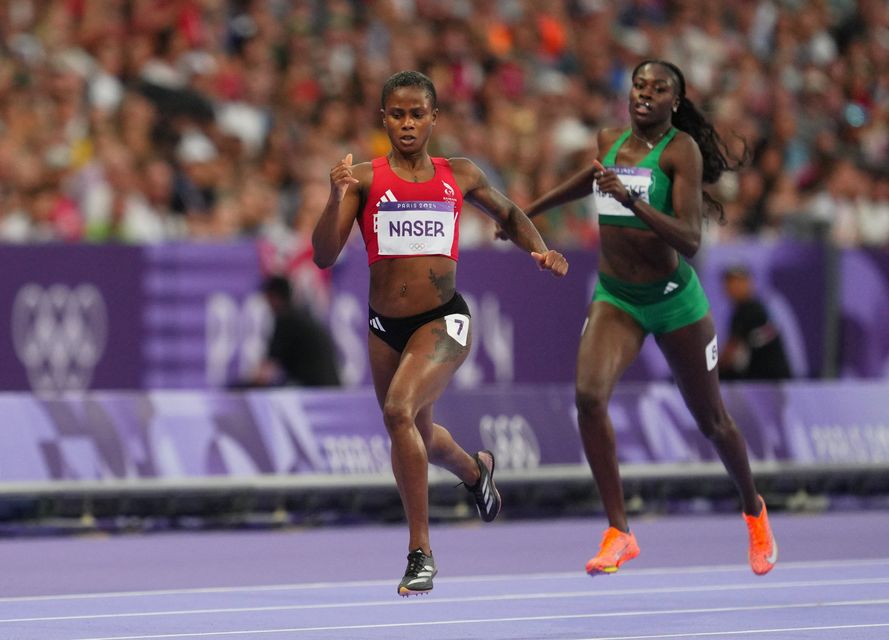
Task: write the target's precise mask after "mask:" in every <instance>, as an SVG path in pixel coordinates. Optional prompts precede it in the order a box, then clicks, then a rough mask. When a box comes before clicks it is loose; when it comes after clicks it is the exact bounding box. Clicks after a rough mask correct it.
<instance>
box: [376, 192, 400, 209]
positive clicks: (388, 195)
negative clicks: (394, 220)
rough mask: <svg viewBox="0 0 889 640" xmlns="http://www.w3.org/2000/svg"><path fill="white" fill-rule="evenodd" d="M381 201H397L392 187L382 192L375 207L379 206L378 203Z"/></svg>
mask: <svg viewBox="0 0 889 640" xmlns="http://www.w3.org/2000/svg"><path fill="white" fill-rule="evenodd" d="M383 202H398V198H396V197H395V194H394V193H392V189H386V193H384V194H383V196H382V197H381V198H380V199H379V201H378V202H377V208H379V207H380V204H381V203H383Z"/></svg>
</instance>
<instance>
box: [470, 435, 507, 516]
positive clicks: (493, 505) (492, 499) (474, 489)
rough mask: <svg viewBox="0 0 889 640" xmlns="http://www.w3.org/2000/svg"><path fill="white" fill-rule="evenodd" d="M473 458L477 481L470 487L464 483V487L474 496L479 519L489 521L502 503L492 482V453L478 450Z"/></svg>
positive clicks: (498, 510) (498, 511)
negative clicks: (475, 465)
mask: <svg viewBox="0 0 889 640" xmlns="http://www.w3.org/2000/svg"><path fill="white" fill-rule="evenodd" d="M473 458H474V459H475V462H476V464H477V465H478V473H479V477H478V482H476V483H475V484H474V485H473V486H471V487H470V486H469V485H466V489H467V490H468V491H469V493H471V494H472V495H473V497H474V498H475V506H476V508H477V509H478V515H479V516H481V519H482V520H484V521H485V522H491V521H492V520H493V519H494V518H496V517H497V514H498V513H500V507H501V506H502V504H503V503H502V501H501V500H500V492H499V491H497V486H496V485H495V484H494V454H493V453H491V452H490V451H488V450H484V451H479V452H478V453H477V454H475V455H474V456H473Z"/></svg>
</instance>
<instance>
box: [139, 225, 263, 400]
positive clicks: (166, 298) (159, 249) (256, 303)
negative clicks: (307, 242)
mask: <svg viewBox="0 0 889 640" xmlns="http://www.w3.org/2000/svg"><path fill="white" fill-rule="evenodd" d="M261 278H262V274H261V269H260V260H259V253H258V251H257V247H256V245H255V243H253V242H242V243H228V244H170V245H158V246H152V247H146V248H145V267H144V274H143V289H144V295H145V314H144V334H143V340H142V343H143V344H142V348H143V351H144V357H145V361H146V369H145V373H144V376H143V379H142V381H140V385H139V386H140V387H143V388H149V389H158V388H173V389H184V388H197V389H200V388H208V387H210V388H214V387H224V386H226V385H228V384H230V383H233V382H237V381H238V380H241V379H243V378H244V377H245V376H246V375H247V374H248V373H249V372H250V371H251V370H252V369H253V368H254V367H255V366H256V365H257V363H258V362H259V360H260V359H261V357H262V356H263V354H264V352H265V336H266V335H267V331H268V329H269V326H270V322H271V320H270V317H269V313H268V310H267V307H266V305H265V302H264V301H263V299H262V296H261V295H260V294H259V293H258V288H259V284H260V281H261Z"/></svg>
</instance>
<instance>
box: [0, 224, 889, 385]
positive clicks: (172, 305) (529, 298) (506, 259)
mask: <svg viewBox="0 0 889 640" xmlns="http://www.w3.org/2000/svg"><path fill="white" fill-rule="evenodd" d="M260 253H261V252H260V250H259V247H258V246H257V245H256V244H255V243H250V242H245V243H234V244H222V245H211V244H206V245H201V244H181V245H162V246H156V247H126V246H110V245H109V246H83V245H78V246H69V245H41V246H28V247H17V246H0V265H2V268H3V274H4V277H3V279H2V282H0V300H2V301H3V305H2V312H0V362H2V366H0V390H5V391H13V390H19V391H36V392H41V393H43V392H60V391H82V390H101V389H141V390H158V389H224V388H227V387H230V386H231V385H233V384H236V383H238V382H239V381H240V380H243V379H244V377H245V376H246V375H247V374H248V373H249V372H250V371H251V370H252V369H253V368H254V367H255V366H256V364H257V363H258V362H259V360H260V358H261V357H262V355H263V352H264V349H265V340H266V335H267V333H268V331H269V326H270V318H269V312H268V310H267V308H266V306H265V304H264V302H263V300H262V297H261V296H260V295H259V293H258V287H259V283H260V280H261V278H262V266H261V265H262V261H261V259H260ZM566 257H567V258H568V260H569V262H570V271H569V273H568V275H567V276H566V277H565V278H561V279H557V278H553V277H552V276H551V275H550V274H548V273H544V272H540V271H538V270H537V269H536V267H535V265H534V264H533V262H532V261H531V260H530V259H529V258H528V256H526V255H524V254H523V253H522V252H521V251H519V250H518V249H516V248H514V247H510V246H509V245H506V244H504V245H502V248H498V249H493V248H489V249H475V250H464V251H462V252H461V259H460V264H459V267H458V280H457V281H458V286H459V289H460V291H461V292H462V293H463V295H464V297H465V298H466V300H467V302H468V304H469V307H470V310H471V313H472V322H473V331H474V340H473V348H472V352H471V353H470V356H469V358H468V359H467V361H466V362H465V364H464V365H463V366H462V367H461V368H460V369H459V371H458V373H457V375H456V378H455V380H454V386H455V387H456V388H457V389H479V388H482V387H484V386H487V385H511V384H552V383H570V382H572V381H573V378H574V370H575V357H576V348H577V343H578V341H579V337H580V330H581V327H582V325H583V322H584V318H585V315H586V310H587V306H588V304H589V300H590V297H591V295H592V291H593V287H594V285H595V280H596V268H597V257H596V254H595V251H570V252H568V253H567V256H566ZM738 262H741V263H744V264H746V265H747V266H748V268H749V269H750V270H751V272H752V274H753V277H754V279H755V282H756V287H757V291H758V294H759V295H760V297H761V298H762V299H763V301H764V302H765V304H766V306H767V307H768V309H769V312H770V314H771V316H772V318H773V321H774V323H775V324H776V325H777V326H778V327H779V329H780V331H781V334H782V338H783V340H784V343H785V348H786V351H787V353H788V357H789V360H790V364H791V367H792V370H793V372H794V374H795V377H796V378H802V379H815V378H820V377H822V376H823V375H824V372H825V371H830V370H831V369H830V368H826V364H827V363H825V362H824V358H825V353H826V349H825V345H826V343H827V336H826V332H827V330H828V326H829V323H828V322H827V318H828V309H827V304H828V303H827V300H828V298H829V296H827V295H826V294H827V291H828V289H829V287H828V283H829V281H832V279H829V277H828V275H829V274H828V265H829V264H833V262H832V261H831V260H830V259H829V257H828V256H827V255H826V254H825V249H824V248H823V247H822V246H821V245H818V244H810V243H809V244H807V243H799V242H791V241H781V242H774V243H766V242H757V243H737V244H727V245H718V246H714V247H711V248H708V249H706V250H705V251H702V252H701V254H699V255H698V256H697V257H696V258H695V260H694V266H695V268H696V269H697V271H698V273H699V275H700V278H701V281H702V284H703V286H704V289H705V290H706V292H707V295H708V297H709V298H710V302H711V305H712V311H713V316H714V319H715V321H716V325H717V328H718V331H719V336H720V341H724V340H725V338H726V336H727V330H728V321H729V314H730V307H729V303H728V301H727V300H726V298H725V296H724V294H723V291H722V282H721V274H722V272H723V270H724V269H725V267H726V266H728V265H733V264H736V263H738ZM837 264H838V270H839V273H838V274H837V280H838V284H839V291H838V293H837V301H838V305H839V306H838V309H837V316H838V323H837V324H838V336H837V337H836V338H835V340H836V341H837V349H836V351H837V352H838V362H837V363H836V367H835V369H836V370H837V371H838V373H839V374H840V375H841V376H842V377H848V378H879V379H886V378H889V322H886V320H885V319H886V318H887V317H889V254H887V253H886V252H882V253H881V252H876V251H865V250H846V251H842V252H840V253H839V260H838V261H837ZM300 268H301V269H304V270H305V269H309V270H315V267H314V265H312V264H311V263H310V262H306V261H303V262H302V264H301V266H300ZM292 275H293V277H294V280H296V281H300V282H315V283H317V282H320V281H322V280H323V279H322V278H319V277H318V274H317V273H312V274H304V273H303V274H292ZM304 276H311V277H304ZM367 282H368V269H367V262H366V256H365V254H364V251H363V248H362V247H360V246H358V247H356V246H355V245H354V244H353V245H351V246H350V247H349V248H348V249H347V251H346V252H345V253H344V255H343V257H342V259H341V260H340V261H339V263H338V264H337V265H336V266H335V267H334V268H333V272H332V285H331V289H330V291H327V290H325V291H324V292H323V294H321V297H323V299H324V305H323V306H324V307H325V310H326V316H327V317H326V320H327V321H328V322H329V325H330V327H331V329H332V331H333V334H334V337H335V339H336V341H337V345H338V347H339V353H340V364H341V370H342V376H341V377H342V379H343V380H344V381H345V383H346V386H348V387H361V386H366V385H368V384H369V383H370V373H369V368H368V363H367V349H366V340H367V324H366V323H367V321H368V318H367V286H368V285H367ZM669 379H670V373H669V370H668V369H667V365H666V363H665V362H664V359H663V357H662V356H661V354H660V352H659V351H658V349H657V347H656V345H655V344H654V341H653V340H651V339H648V340H647V341H646V342H645V345H644V347H643V349H642V353H641V354H640V357H639V358H638V359H637V361H636V362H635V363H634V364H633V366H632V367H631V368H630V369H629V370H628V371H627V373H626V374H625V376H624V381H636V382H644V381H653V380H669Z"/></svg>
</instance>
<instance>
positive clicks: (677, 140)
mask: <svg viewBox="0 0 889 640" xmlns="http://www.w3.org/2000/svg"><path fill="white" fill-rule="evenodd" d="M664 154H668V155H673V154H676V155H677V156H680V157H682V156H685V157H687V156H688V154H691V155H692V156H700V155H701V149H700V147H698V143H697V142H696V141H695V139H694V138H692V137H691V136H690V135H689V134H688V133H686V132H685V131H683V130H682V129H676V135H674V136H673V139H672V140H670V142H669V143H668V144H667V146H666V148H665V149H664Z"/></svg>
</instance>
